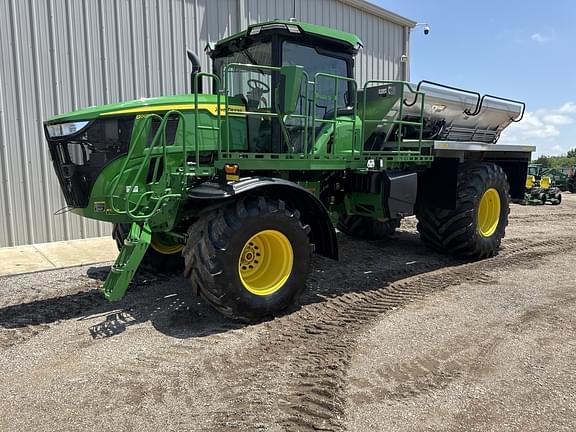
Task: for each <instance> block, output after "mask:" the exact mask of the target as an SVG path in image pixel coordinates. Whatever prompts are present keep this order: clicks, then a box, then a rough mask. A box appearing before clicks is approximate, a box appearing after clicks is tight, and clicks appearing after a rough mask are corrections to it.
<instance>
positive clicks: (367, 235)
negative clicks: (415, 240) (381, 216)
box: [337, 214, 400, 240]
mask: <svg viewBox="0 0 576 432" xmlns="http://www.w3.org/2000/svg"><path fill="white" fill-rule="evenodd" d="M399 226H400V220H389V221H386V222H381V221H379V220H377V219H374V218H371V217H368V216H358V215H349V214H341V215H340V216H339V218H338V225H337V228H338V230H340V231H341V232H343V233H344V234H346V235H348V236H350V237H358V238H361V239H364V240H386V239H388V238H390V237H392V236H393V235H394V233H395V232H396V228H398V227H399Z"/></svg>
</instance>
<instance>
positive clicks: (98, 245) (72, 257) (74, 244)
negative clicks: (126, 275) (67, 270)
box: [34, 237, 118, 268]
mask: <svg viewBox="0 0 576 432" xmlns="http://www.w3.org/2000/svg"><path fill="white" fill-rule="evenodd" d="M34 246H35V247H36V249H37V250H38V251H39V252H40V253H41V254H42V255H43V256H44V257H46V258H47V259H48V260H49V261H50V262H51V263H52V264H54V267H56V268H62V267H72V266H80V265H86V264H94V263H98V262H105V261H114V260H115V259H116V257H117V256H118V249H117V248H116V243H115V242H114V240H112V239H111V238H110V237H102V238H94V239H86V240H69V241H65V242H55V243H42V244H37V245H34Z"/></svg>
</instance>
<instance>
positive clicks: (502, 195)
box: [417, 162, 510, 258]
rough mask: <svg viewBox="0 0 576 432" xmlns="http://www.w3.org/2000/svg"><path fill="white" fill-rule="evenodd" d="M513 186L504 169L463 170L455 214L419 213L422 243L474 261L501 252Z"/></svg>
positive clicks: (482, 165) (472, 166)
mask: <svg viewBox="0 0 576 432" xmlns="http://www.w3.org/2000/svg"><path fill="white" fill-rule="evenodd" d="M508 192H509V185H508V179H507V177H506V174H505V173H504V171H502V168H500V167H499V166H498V165H495V164H492V163H488V162H469V163H465V164H463V165H462V166H460V170H459V173H458V185H457V198H456V205H455V208H454V209H453V210H445V209H435V208H420V209H419V210H418V211H417V217H418V225H417V229H418V232H419V233H420V238H421V239H422V241H423V242H424V243H425V244H426V245H428V246H430V247H431V248H433V249H435V250H437V251H439V252H442V253H450V254H454V255H460V256H466V257H470V258H486V257H490V256H493V255H494V254H496V252H497V251H498V248H499V247H500V243H501V241H502V238H504V234H505V230H506V226H507V225H508V212H509V200H510V198H509V195H508Z"/></svg>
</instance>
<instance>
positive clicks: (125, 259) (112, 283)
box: [102, 223, 152, 301]
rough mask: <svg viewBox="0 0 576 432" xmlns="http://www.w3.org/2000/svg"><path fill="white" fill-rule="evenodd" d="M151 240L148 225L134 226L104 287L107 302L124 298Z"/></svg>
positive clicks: (135, 224)
mask: <svg viewBox="0 0 576 432" xmlns="http://www.w3.org/2000/svg"><path fill="white" fill-rule="evenodd" d="M151 238H152V230H151V228H150V225H148V223H144V224H142V225H139V224H137V223H133V224H132V226H131V227H130V233H129V234H128V237H127V238H126V239H125V240H124V246H123V247H122V250H121V251H120V254H119V255H118V258H116V262H115V263H114V265H113V266H112V268H111V269H110V273H108V277H107V278H106V281H105V282H104V286H103V287H102V293H103V294H104V297H105V298H106V299H107V300H109V301H116V300H120V299H122V297H124V294H125V293H126V290H127V289H128V285H130V282H131V281H132V279H133V278H134V274H136V271H137V270H138V267H139V266H140V263H141V262H142V259H143V258H144V255H145V254H146V251H147V250H148V246H149V245H150V240H151Z"/></svg>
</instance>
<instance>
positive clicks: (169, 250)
mask: <svg viewBox="0 0 576 432" xmlns="http://www.w3.org/2000/svg"><path fill="white" fill-rule="evenodd" d="M129 233H130V224H115V225H114V228H113V229H112V238H113V239H114V240H115V241H116V246H117V247H118V250H121V249H122V247H123V246H124V239H126V237H128V234H129ZM182 250H183V246H182V245H178V244H168V243H167V242H166V240H163V239H162V237H161V235H159V234H157V233H152V242H151V243H150V246H149V247H148V250H147V251H146V254H145V255H144V258H143V259H142V263H141V264H140V267H141V268H143V269H145V270H148V271H150V272H153V273H165V274H168V273H177V272H181V271H182V270H183V269H184V258H183V257H182Z"/></svg>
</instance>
